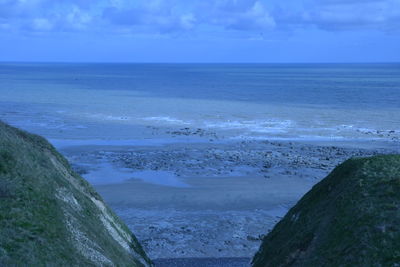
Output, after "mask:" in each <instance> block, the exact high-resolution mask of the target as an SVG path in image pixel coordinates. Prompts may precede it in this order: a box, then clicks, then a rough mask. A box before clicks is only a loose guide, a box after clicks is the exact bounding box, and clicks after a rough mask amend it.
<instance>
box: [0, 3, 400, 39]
mask: <svg viewBox="0 0 400 267" xmlns="http://www.w3.org/2000/svg"><path fill="white" fill-rule="evenodd" d="M298 27H303V28H306V27H317V28H319V29H321V30H326V31H351V30H363V29H367V30H370V29H373V30H379V31H393V30H397V29H399V28H400V0H287V1H278V0H270V1H267V0H190V1H188V0H136V1H132V0H98V1H87V0H57V1H55V0H0V31H3V32H4V31H7V32H10V31H14V32H17V33H19V32H25V33H36V32H66V31H70V32H76V31H78V32H106V33H115V34H118V33H124V34H132V35H135V34H147V35H153V34H154V35H173V36H176V35H185V34H190V35H192V36H195V35H202V34H205V35H207V34H209V33H210V32H213V33H214V35H218V34H222V35H224V34H229V33H234V34H236V35H235V36H240V35H242V36H247V37H248V35H249V34H250V35H251V34H254V35H258V34H260V33H268V32H272V31H286V30H295V29H296V28H298Z"/></svg>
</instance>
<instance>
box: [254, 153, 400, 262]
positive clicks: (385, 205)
mask: <svg viewBox="0 0 400 267" xmlns="http://www.w3.org/2000/svg"><path fill="white" fill-rule="evenodd" d="M253 266H255V267H258V266H274V267H276V266H400V156H399V155H388V156H376V157H372V158H363V159H351V160H348V161H346V162H345V163H343V164H341V165H340V166H338V167H337V168H336V169H335V170H334V171H333V172H332V173H331V174H330V175H329V176H328V177H326V178H325V179H324V180H322V181H321V182H320V183H318V184H317V185H316V186H314V188H313V189H312V190H311V191H310V192H308V193H307V194H306V195H305V196H304V197H303V198H302V199H301V200H300V201H299V202H298V203H297V205H295V206H294V207H293V208H292V209H291V210H290V211H289V212H288V214H287V215H286V216H285V217H284V218H283V219H282V220H281V221H280V222H279V223H278V224H277V225H276V226H275V228H274V229H273V231H272V232H270V233H269V234H268V235H267V236H266V237H265V238H264V240H263V243H262V245H261V248H260V250H259V252H258V253H257V254H256V255H255V257H254V259H253Z"/></svg>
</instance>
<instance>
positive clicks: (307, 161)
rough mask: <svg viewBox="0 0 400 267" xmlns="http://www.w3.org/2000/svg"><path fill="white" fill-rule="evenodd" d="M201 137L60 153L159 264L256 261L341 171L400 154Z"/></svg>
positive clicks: (394, 147) (374, 148)
mask: <svg viewBox="0 0 400 267" xmlns="http://www.w3.org/2000/svg"><path fill="white" fill-rule="evenodd" d="M195 140H197V139H195ZM195 140H193V142H186V143H175V144H173V143H169V144H165V145H159V144H157V145H148V146H140V145H136V146H132V145H131V146H129V145H125V146H122V145H115V146H112V145H110V146H105V145H102V144H99V145H93V144H91V145H87V146H82V145H79V146H67V147H64V148H61V151H62V152H63V154H64V155H66V156H67V158H68V159H69V160H70V162H71V163H72V164H73V167H74V169H75V170H76V171H77V172H78V173H80V174H81V175H82V176H83V177H86V178H87V179H88V180H89V181H90V182H91V183H92V184H93V185H94V186H95V188H96V190H97V191H98V192H99V193H100V195H101V196H102V197H103V198H104V200H105V201H106V202H107V203H108V204H109V205H110V206H111V207H112V208H113V209H114V210H115V212H116V213H117V214H118V215H119V216H120V217H121V218H122V219H123V220H124V222H125V223H127V225H128V227H130V229H131V230H132V231H133V232H134V233H136V235H137V237H138V239H139V241H140V242H141V244H142V245H143V246H144V248H145V250H146V252H147V253H148V255H150V257H151V258H153V259H159V258H182V257H183V258H208V257H214V258H221V257H243V258H251V257H252V256H253V254H254V253H255V252H256V251H257V249H258V247H259V245H260V242H261V239H262V237H263V235H264V234H266V233H268V231H270V230H271V229H272V227H273V226H274V225H275V224H276V223H277V222H278V221H279V220H280V219H281V218H282V217H283V216H284V215H285V214H286V212H287V211H288V209H290V207H291V206H293V205H294V204H295V203H296V202H297V201H298V200H299V199H300V198H301V197H302V196H303V195H304V194H305V193H306V192H307V191H308V190H310V189H311V188H312V186H313V185H314V184H316V183H317V182H318V181H320V180H321V179H322V178H324V177H325V176H326V175H327V174H328V173H329V172H331V171H332V170H333V169H334V167H335V166H337V165H338V164H340V163H341V162H343V161H344V160H346V159H348V158H351V157H364V156H371V155H376V154H393V153H399V152H400V149H399V146H398V144H397V143H393V142H359V141H358V142H357V141H352V142H349V141H347V142H344V141H342V142H339V141H336V142H332V141H331V142H326V141H325V142H321V141H320V142H316V141H314V142H305V141H303V142H299V141H297V142H294V141H266V140H263V141H259V140H257V141H256V140H251V141H250V140H248V141H230V142H216V141H208V142H207V141H206V140H203V142H199V143H196V142H194V141H195ZM171 142H172V141H171ZM59 145H60V144H59Z"/></svg>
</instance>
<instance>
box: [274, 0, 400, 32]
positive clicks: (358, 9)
mask: <svg viewBox="0 0 400 267" xmlns="http://www.w3.org/2000/svg"><path fill="white" fill-rule="evenodd" d="M303 4H304V5H303V6H302V7H301V8H300V9H297V10H296V11H295V12H287V11H284V10H285V9H284V7H283V6H282V5H280V8H278V9H277V10H276V12H275V14H274V15H275V16H276V17H278V23H280V24H282V25H300V26H310V25H313V26H316V27H318V28H320V29H322V30H328V31H349V30H371V29H372V30H379V31H391V30H393V28H397V27H398V26H400V24H399V23H400V0H322V1H321V0H319V1H318V0H309V1H304V2H303Z"/></svg>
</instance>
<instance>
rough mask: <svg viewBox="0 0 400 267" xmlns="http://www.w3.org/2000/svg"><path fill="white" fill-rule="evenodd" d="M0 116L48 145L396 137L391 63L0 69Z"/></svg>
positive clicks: (396, 75)
mask: <svg viewBox="0 0 400 267" xmlns="http://www.w3.org/2000/svg"><path fill="white" fill-rule="evenodd" d="M0 120H3V121H5V122H7V123H10V124H12V125H14V126H17V127H20V128H23V129H25V130H28V131H31V132H34V133H37V134H41V135H43V136H45V137H46V138H48V139H49V140H51V141H52V142H53V143H55V144H61V143H62V142H61V141H63V142H64V143H65V142H67V141H69V142H71V143H74V142H75V144H80V142H81V143H82V144H84V143H85V142H86V143H90V142H94V143H97V144H126V143H131V144H133V143H135V144H145V143H146V142H147V143H157V142H159V143H163V142H164V143H168V142H170V143H171V142H174V140H175V141H176V140H178V139H179V138H182V140H183V139H185V138H186V139H185V140H186V141H188V138H189V137H188V135H189V134H185V132H186V133H188V132H190V133H192V132H193V133H196V131H197V133H202V134H199V135H198V136H197V137H198V138H199V140H200V139H201V138H203V139H204V138H205V139H208V140H210V139H211V140H213V139H218V140H242V139H246V140H250V139H257V140H258V139H260V140H263V139H269V140H328V141H329V140H364V141H368V140H381V141H388V142H390V141H398V140H399V138H400V64H99V63H97V64H86V63H79V64H78V63H76V64H75V63H0ZM179 131H180V132H179ZM191 137H193V136H191ZM193 138H194V137H193ZM57 142H58V143H57Z"/></svg>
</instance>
